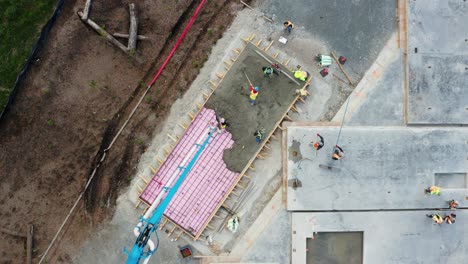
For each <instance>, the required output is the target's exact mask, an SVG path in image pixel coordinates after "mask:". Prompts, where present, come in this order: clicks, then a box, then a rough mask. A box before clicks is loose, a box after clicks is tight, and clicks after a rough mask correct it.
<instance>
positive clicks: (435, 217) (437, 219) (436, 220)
mask: <svg viewBox="0 0 468 264" xmlns="http://www.w3.org/2000/svg"><path fill="white" fill-rule="evenodd" d="M426 216H427V217H429V218H431V219H432V220H433V221H434V223H436V224H438V225H440V224H442V223H443V222H444V220H443V219H442V216H440V214H428V215H426Z"/></svg>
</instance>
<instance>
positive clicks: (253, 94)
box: [249, 85, 259, 105]
mask: <svg viewBox="0 0 468 264" xmlns="http://www.w3.org/2000/svg"><path fill="white" fill-rule="evenodd" d="M249 90H250V104H251V105H255V102H256V101H257V96H258V90H259V88H258V86H255V87H253V86H252V85H250V86H249Z"/></svg>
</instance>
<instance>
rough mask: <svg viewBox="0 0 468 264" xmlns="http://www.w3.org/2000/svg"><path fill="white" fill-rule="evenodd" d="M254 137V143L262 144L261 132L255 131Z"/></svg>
mask: <svg viewBox="0 0 468 264" xmlns="http://www.w3.org/2000/svg"><path fill="white" fill-rule="evenodd" d="M254 136H255V141H256V142H257V143H259V144H260V142H262V140H263V133H262V131H260V130H257V131H255V133H254Z"/></svg>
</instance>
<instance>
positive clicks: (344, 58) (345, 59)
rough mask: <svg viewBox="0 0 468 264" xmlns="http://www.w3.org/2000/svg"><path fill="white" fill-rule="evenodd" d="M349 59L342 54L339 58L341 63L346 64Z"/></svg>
mask: <svg viewBox="0 0 468 264" xmlns="http://www.w3.org/2000/svg"><path fill="white" fill-rule="evenodd" d="M347 60H348V58H346V57H345V56H340V57H339V58H338V61H339V62H340V64H341V65H343V64H345V62H346V61H347Z"/></svg>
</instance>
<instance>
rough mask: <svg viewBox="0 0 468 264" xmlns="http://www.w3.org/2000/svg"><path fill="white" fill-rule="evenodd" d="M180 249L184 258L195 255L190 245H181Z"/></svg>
mask: <svg viewBox="0 0 468 264" xmlns="http://www.w3.org/2000/svg"><path fill="white" fill-rule="evenodd" d="M179 251H180V254H181V255H182V258H188V257H191V256H192V255H193V253H192V248H191V247H190V246H189V245H187V246H183V247H181V248H180V249H179Z"/></svg>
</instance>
